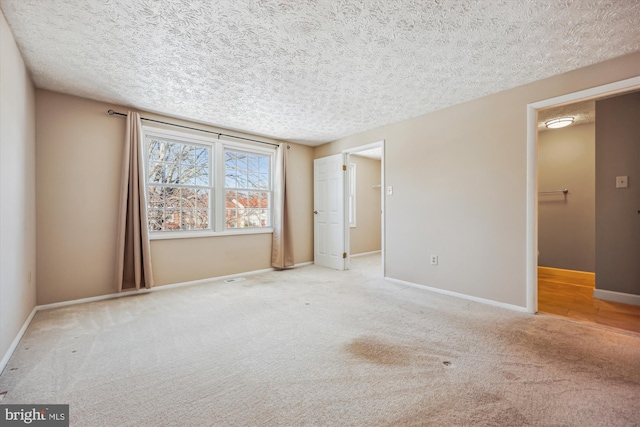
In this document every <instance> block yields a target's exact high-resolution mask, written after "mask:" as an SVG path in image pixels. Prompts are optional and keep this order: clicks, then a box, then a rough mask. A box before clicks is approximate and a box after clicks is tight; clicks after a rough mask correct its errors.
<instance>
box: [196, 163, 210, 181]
mask: <svg viewBox="0 0 640 427" xmlns="http://www.w3.org/2000/svg"><path fill="white" fill-rule="evenodd" d="M194 175H195V183H196V185H201V186H208V185H209V164H205V165H198V166H196V167H195V169H194Z"/></svg>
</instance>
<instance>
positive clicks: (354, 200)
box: [313, 140, 385, 277]
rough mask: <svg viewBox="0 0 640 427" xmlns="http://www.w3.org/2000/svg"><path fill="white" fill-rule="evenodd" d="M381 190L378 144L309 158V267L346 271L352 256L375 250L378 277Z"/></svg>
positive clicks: (381, 162) (381, 152) (380, 148)
mask: <svg viewBox="0 0 640 427" xmlns="http://www.w3.org/2000/svg"><path fill="white" fill-rule="evenodd" d="M383 189H384V140H382V141H378V142H374V143H371V144H366V145H362V146H358V147H354V148H350V149H347V150H344V151H342V152H341V153H339V154H334V155H331V156H327V157H322V158H318V159H315V160H314V212H313V214H314V263H315V264H317V265H321V266H324V267H329V268H333V269H336V270H346V269H349V265H350V262H351V256H352V255H359V254H366V253H369V254H372V253H376V252H380V254H381V260H380V264H381V266H382V268H381V270H382V275H383V277H384V272H385V256H384V252H385V250H384V245H385V243H384V242H385V237H384V233H385V226H384V223H385V221H384V211H385V208H384V206H385V200H384V194H383ZM352 230H354V231H353V232H352ZM352 252H353V254H352Z"/></svg>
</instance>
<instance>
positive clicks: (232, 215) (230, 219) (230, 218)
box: [225, 209, 238, 228]
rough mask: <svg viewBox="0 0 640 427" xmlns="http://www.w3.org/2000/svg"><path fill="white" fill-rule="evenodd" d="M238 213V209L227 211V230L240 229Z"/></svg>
mask: <svg viewBox="0 0 640 427" xmlns="http://www.w3.org/2000/svg"><path fill="white" fill-rule="evenodd" d="M237 213H238V211H237V210H236V209H227V210H226V211H225V227H226V228H237V227H238V220H237Z"/></svg>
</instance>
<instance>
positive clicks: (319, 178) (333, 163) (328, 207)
mask: <svg viewBox="0 0 640 427" xmlns="http://www.w3.org/2000/svg"><path fill="white" fill-rule="evenodd" d="M343 157H344V156H343V155H342V154H335V155H333V156H329V157H323V158H320V159H315V160H314V161H313V209H314V211H313V214H314V215H313V242H314V243H313V245H314V249H313V260H314V263H315V264H318V265H322V266H324V267H329V268H334V269H336V270H344V269H345V256H346V253H345V250H344V242H345V240H344V230H345V211H344V174H345V171H344V170H343V165H344V160H343Z"/></svg>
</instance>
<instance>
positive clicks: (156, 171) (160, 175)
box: [148, 162, 165, 182]
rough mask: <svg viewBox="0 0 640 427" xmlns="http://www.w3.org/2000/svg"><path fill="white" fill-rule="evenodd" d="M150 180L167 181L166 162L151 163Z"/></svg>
mask: <svg viewBox="0 0 640 427" xmlns="http://www.w3.org/2000/svg"><path fill="white" fill-rule="evenodd" d="M148 179H149V182H165V179H164V164H163V163H158V162H151V163H149V174H148Z"/></svg>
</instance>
